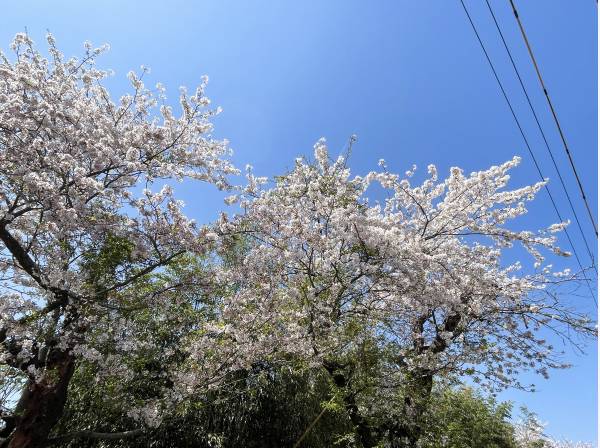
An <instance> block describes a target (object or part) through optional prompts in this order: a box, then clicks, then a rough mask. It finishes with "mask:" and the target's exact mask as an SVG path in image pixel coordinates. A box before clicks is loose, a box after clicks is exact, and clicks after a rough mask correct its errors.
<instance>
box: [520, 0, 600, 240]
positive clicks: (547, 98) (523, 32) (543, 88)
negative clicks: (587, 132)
mask: <svg viewBox="0 0 600 448" xmlns="http://www.w3.org/2000/svg"><path fill="white" fill-rule="evenodd" d="M509 1H510V6H511V7H512V10H513V14H514V15H515V18H516V19H517V23H518V24H519V29H520V30H521V36H523V40H524V41H525V45H526V46H527V51H528V52H529V57H530V58H531V62H533V67H534V68H535V72H536V74H537V77H538V79H539V81H540V85H541V86H542V90H543V91H544V95H545V96H546V101H547V102H548V106H549V107H550V112H552V117H553V118H554V122H555V123H556V127H557V128H558V133H559V134H560V138H561V140H562V142H563V146H564V148H565V151H566V153H567V156H568V157H569V163H570V164H571V169H572V170H573V174H574V175H575V179H577V185H578V186H579V191H580V192H581V197H582V198H583V202H585V207H586V209H587V212H588V215H589V217H590V221H591V222H592V226H593V227H594V232H595V233H596V238H597V237H598V227H597V226H596V221H595V220H594V215H593V213H592V210H591V209H590V205H589V203H588V201H587V198H586V196H585V192H584V191H583V185H582V184H581V179H580V178H579V174H578V173H577V169H576V168H575V162H574V161H573V157H572V156H571V151H569V146H568V145H567V140H566V138H565V134H564V133H563V130H562V127H561V125H560V122H559V121H558V116H557V115H556V111H555V110H554V106H553V105H552V101H551V100H550V95H548V90H547V89H546V85H545V84H544V80H543V79H542V74H541V73H540V69H539V67H538V64H537V62H536V60H535V56H534V55H533V50H532V49H531V45H529V39H527V34H525V28H523V24H522V23H521V19H520V18H519V13H518V12H517V8H516V6H515V3H514V2H513V0H509Z"/></svg>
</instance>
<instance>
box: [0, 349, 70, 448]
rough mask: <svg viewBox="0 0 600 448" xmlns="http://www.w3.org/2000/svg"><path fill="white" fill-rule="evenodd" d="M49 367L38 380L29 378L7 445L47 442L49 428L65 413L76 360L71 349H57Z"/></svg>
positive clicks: (32, 447) (29, 447)
mask: <svg viewBox="0 0 600 448" xmlns="http://www.w3.org/2000/svg"><path fill="white" fill-rule="evenodd" d="M53 352H54V353H52V357H53V358H54V359H52V362H51V363H48V365H49V366H50V368H48V367H47V368H46V372H44V376H43V378H42V379H41V380H40V381H39V382H35V381H34V380H32V379H30V380H28V382H27V384H26V386H25V388H24V389H23V392H22V394H21V398H20V399H19V402H18V403H17V406H16V409H15V413H16V425H15V429H14V431H13V432H12V434H11V435H10V437H9V442H8V448H38V447H43V446H45V445H46V443H47V441H48V437H49V435H50V431H52V428H53V427H54V425H56V423H57V422H58V420H59V419H60V417H61V416H62V413H63V409H64V407H65V403H66V401H67V391H68V387H69V382H70V381H71V377H72V376H73V371H74V369H75V360H74V358H73V357H72V356H71V355H69V354H68V352H64V351H58V350H54V351H53Z"/></svg>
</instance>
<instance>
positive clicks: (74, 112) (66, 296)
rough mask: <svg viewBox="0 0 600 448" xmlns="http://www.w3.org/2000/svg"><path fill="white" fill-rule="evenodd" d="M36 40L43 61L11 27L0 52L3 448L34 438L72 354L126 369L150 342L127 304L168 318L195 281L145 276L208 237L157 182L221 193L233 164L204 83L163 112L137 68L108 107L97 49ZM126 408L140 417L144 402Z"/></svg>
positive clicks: (151, 410)
mask: <svg viewBox="0 0 600 448" xmlns="http://www.w3.org/2000/svg"><path fill="white" fill-rule="evenodd" d="M48 44H49V58H46V57H44V56H43V55H42V54H41V53H40V52H39V51H38V50H37V49H36V48H35V47H34V45H33V42H32V41H31V39H30V38H29V37H28V36H27V35H26V34H17V35H16V37H15V39H14V41H13V43H12V45H11V49H12V50H13V52H14V56H13V57H12V60H11V59H9V57H8V56H5V55H4V54H0V275H1V277H0V278H1V280H0V281H1V282H2V285H1V289H0V347H1V348H0V362H1V363H2V365H4V366H6V367H7V368H10V369H13V370H14V371H19V372H22V373H23V374H24V375H25V376H26V384H25V386H24V387H23V390H22V393H21V396H20V398H19V400H18V403H17V404H16V408H15V410H14V413H6V412H5V411H4V410H3V415H2V418H3V420H4V422H5V426H4V429H3V430H2V436H3V437H5V439H4V445H8V446H10V447H28V446H41V445H43V444H44V443H45V441H46V440H47V437H48V435H49V433H50V431H51V429H52V427H53V426H54V424H55V423H56V421H57V420H58V419H59V418H60V415H61V411H62V409H63V406H64V403H65V400H66V397H67V388H68V385H69V381H70V378H71V376H72V374H73V371H74V369H75V367H76V365H77V362H78V360H81V359H86V360H91V361H95V362H97V363H98V364H99V365H101V366H102V369H100V370H101V371H103V372H105V373H106V372H109V373H111V374H119V375H128V366H127V364H126V363H124V362H123V361H122V355H124V354H129V355H130V354H131V353H133V352H135V351H151V350H152V344H153V339H152V338H151V337H149V336H148V335H145V334H144V332H143V331H142V330H143V329H142V328H136V327H135V325H133V324H132V322H135V319H132V317H131V316H132V313H135V311H136V310H137V311H140V312H142V311H143V312H145V313H148V312H152V313H155V315H156V316H161V315H162V316H165V317H163V318H168V313H169V312H170V311H171V312H172V310H171V309H170V308H169V307H170V306H171V305H170V304H171V303H172V302H171V299H172V298H173V297H174V292H175V291H180V290H181V288H183V286H182V285H185V284H187V285H190V284H192V283H199V281H198V280H197V279H196V280H195V281H191V280H190V279H189V278H188V279H187V280H185V281H184V280H182V279H179V280H178V281H173V282H171V283H168V282H162V283H161V284H160V285H158V284H157V285H155V286H157V287H149V276H150V275H152V274H155V273H160V272H161V271H162V270H164V268H165V267H166V266H168V265H170V264H172V263H174V262H175V261H177V260H178V259H179V258H180V257H181V256H182V255H183V254H185V253H187V254H191V255H193V256H195V257H201V256H202V255H203V254H204V253H206V252H207V250H209V249H210V247H211V244H212V241H211V239H210V238H208V237H207V230H206V229H205V228H202V227H199V226H197V225H196V224H195V223H194V222H193V221H192V220H190V219H188V218H187V217H186V216H185V215H184V214H183V213H182V203H181V202H180V201H178V200H177V199H176V198H175V197H174V195H173V191H172V189H171V188H170V187H169V186H168V185H167V186H164V187H162V189H161V188H160V187H161V186H160V185H159V186H158V187H159V188H156V184H157V182H159V181H165V183H166V180H174V179H175V180H183V179H193V180H198V181H203V182H208V183H211V184H214V185H215V186H216V187H218V188H219V189H224V188H228V183H227V180H226V177H227V176H228V175H231V174H234V173H236V172H237V171H236V169H235V168H234V167H233V166H232V165H231V163H230V162H229V161H228V160H227V159H228V156H229V154H230V150H229V149H228V147H227V145H226V142H224V141H218V140H215V139H213V138H211V135H210V132H211V124H210V119H211V117H212V116H213V115H214V114H215V113H216V112H217V111H216V110H211V109H209V108H208V105H209V100H208V99H207V98H206V97H205V96H204V89H205V86H206V82H207V80H206V79H204V80H203V81H202V83H201V84H200V86H199V87H198V89H197V90H196V91H195V92H194V93H193V94H191V95H188V94H187V93H186V91H185V89H182V90H181V94H180V97H179V106H180V109H181V111H180V113H179V114H177V115H176V114H175V112H174V111H173V109H172V107H170V106H168V105H167V104H166V97H165V94H164V88H163V87H162V86H161V85H157V86H156V89H154V90H150V89H148V88H146V87H145V86H144V84H143V82H142V77H143V74H144V73H145V72H146V70H145V69H144V70H143V73H142V75H139V76H138V75H136V74H135V73H133V72H130V73H129V74H128V78H129V80H130V83H131V89H132V90H131V93H129V94H126V95H124V96H122V97H121V98H120V99H119V101H117V102H114V101H113V100H112V99H111V97H110V94H109V92H108V91H107V90H106V89H105V88H104V87H103V85H102V81H103V80H104V79H105V78H106V77H107V76H108V75H109V73H108V72H106V71H103V70H100V69H98V68H97V67H96V65H95V62H96V58H97V56H98V55H100V54H101V53H102V52H103V51H104V50H105V48H104V47H102V48H93V47H92V46H91V45H90V44H86V46H85V56H84V57H83V58H81V59H76V58H71V59H66V58H65V57H64V56H63V55H62V54H61V53H60V52H59V51H58V49H57V47H56V45H55V42H54V39H53V37H52V36H51V35H48ZM111 260H112V261H111ZM115 260H116V261H115ZM188 277H189V276H188ZM103 322H104V324H102V323H103ZM107 322H108V323H109V324H107ZM101 324H102V325H104V326H102V325H101ZM197 325H198V324H197ZM99 328H103V329H104V330H103V331H102V332H101V333H100V332H99V331H98V329H99ZM100 336H101V337H102V338H100ZM109 342H110V344H109ZM102 344H104V345H106V344H109V345H110V346H111V347H112V351H111V353H103V352H101V351H99V350H98V347H100V346H101V345H102ZM205 373H206V375H207V376H209V375H210V372H209V369H208V368H207V369H206V370H205ZM165 375H166V374H165ZM197 375H198V376H201V375H200V374H199V373H197ZM131 412H132V413H133V414H134V415H136V416H137V417H139V418H140V420H145V421H146V422H147V423H150V424H151V423H152V421H153V419H156V414H157V412H158V411H157V410H156V407H152V406H150V407H148V406H147V403H146V404H144V403H142V404H141V405H140V406H139V407H136V406H134V405H133V404H132V406H131ZM100 436H102V435H98V434H96V437H100Z"/></svg>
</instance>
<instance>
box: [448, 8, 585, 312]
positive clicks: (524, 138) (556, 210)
mask: <svg viewBox="0 0 600 448" xmlns="http://www.w3.org/2000/svg"><path fill="white" fill-rule="evenodd" d="M460 3H461V5H462V7H463V10H464V11H465V14H466V15H467V19H469V23H470V24H471V28H473V31H474V32H475V36H476V37H477V40H478V41H479V45H480V46H481V49H482V50H483V53H484V55H485V58H486V59H487V62H488V64H489V66H490V68H491V70H492V73H493V74H494V78H496V82H497V83H498V87H500V91H501V92H502V95H503V96H504V99H505V100H506V104H507V105H508V108H509V109H510V112H511V114H512V116H513V118H514V120H515V123H516V125H517V127H518V128H519V132H520V133H521V137H522V138H523V141H524V142H525V146H526V147H527V150H528V151H529V155H531V158H532V159H533V163H534V165H535V167H536V169H537V172H538V174H539V175H540V178H541V179H542V181H545V180H546V179H545V178H544V175H543V174H542V170H541V168H540V166H539V164H538V162H537V159H536V158H535V155H534V154H533V151H532V149H531V146H530V145H529V141H528V140H527V137H526V136H525V132H524V131H523V127H522V126H521V123H520V121H519V119H518V117H517V115H516V113H515V110H514V109H513V107H512V103H511V102H510V100H509V99H508V95H507V94H506V90H504V86H503V85H502V82H501V81H500V78H499V77H498V73H497V72H496V68H495V67H494V64H493V63H492V60H491V59H490V56H489V54H488V52H487V50H486V48H485V45H484V44H483V41H482V40H481V37H480V36H479V32H478V31H477V27H476V26H475V23H474V22H473V19H471V14H469V11H468V10H467V7H466V5H465V2H464V0H460ZM544 188H545V189H546V193H548V197H549V198H550V202H551V203H552V207H553V208H554V211H555V212H556V216H557V217H558V219H559V221H560V222H564V220H563V218H562V216H561V215H560V212H559V211H558V207H557V206H556V202H555V201H554V197H553V196H552V193H551V192H550V189H549V188H548V185H547V184H545V185H544ZM564 232H565V235H566V236H567V240H568V241H569V245H570V246H571V250H572V251H573V255H575V259H576V260H577V264H578V265H579V268H580V269H581V272H582V273H584V272H585V269H584V268H583V265H582V264H581V259H580V258H579V255H578V254H577V251H576V250H575V245H574V244H573V240H572V239H571V236H570V235H569V232H568V231H567V229H566V228H565V229H564ZM587 286H588V288H589V290H590V293H591V294H592V297H593V299H594V302H596V295H595V294H594V292H593V291H592V287H591V286H590V283H589V280H588V281H587Z"/></svg>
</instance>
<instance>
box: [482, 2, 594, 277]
mask: <svg viewBox="0 0 600 448" xmlns="http://www.w3.org/2000/svg"><path fill="white" fill-rule="evenodd" d="M485 2H486V3H487V7H488V10H489V11H490V14H491V15H492V18H493V19H494V24H495V25H496V29H497V30H498V33H499V34H500V38H501V39H502V43H503V44H504V48H505V49H506V52H507V53H508V57H509V58H510V62H511V64H512V66H513V69H514V70H515V74H516V75H517V78H518V79H519V84H521V89H522V90H523V93H524V94H525V98H527V103H528V104H529V108H530V109H531V113H532V114H533V118H535V122H536V124H537V127H538V129H539V130H540V134H541V135H542V139H543V140H544V143H545V145H546V149H547V150H548V154H549V155H550V159H552V164H553V165H554V169H555V170H556V174H557V175H558V178H559V180H560V183H561V185H562V189H563V191H564V192H565V195H566V196H567V201H568V202H569V206H570V207H571V211H572V212H573V216H574V217H575V222H576V223H577V227H578V228H579V232H580V233H581V238H583V242H584V244H585V248H586V249H587V252H588V255H589V256H590V259H591V260H592V266H594V268H595V266H596V262H595V259H594V255H593V253H592V251H591V250H590V246H589V244H588V241H587V238H586V237H585V233H584V231H583V228H582V227H581V222H580V221H579V217H578V216H577V212H576V211H575V207H574V206H573V201H572V200H571V195H570V194H569V192H568V190H567V186H566V185H565V181H564V179H563V177H562V175H561V173H560V169H559V168H558V165H557V163H556V159H555V158H554V154H553V153H552V150H551V149H550V145H549V143H548V139H547V138H546V134H545V133H544V130H543V129H542V125H541V124H540V120H539V119H538V116H537V113H536V112H535V108H534V107H533V104H532V103H531V99H530V98H529V94H528V93H527V89H526V88H525V84H524V83H523V79H522V78H521V74H520V73H519V70H518V68H517V65H516V63H515V60H514V59H513V57H512V53H511V51H510V48H509V47H508V44H507V43H506V39H504V34H503V33H502V30H501V29H500V25H499V23H498V20H496V15H495V14H494V10H493V9H492V5H490V2H489V0H485Z"/></svg>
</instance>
